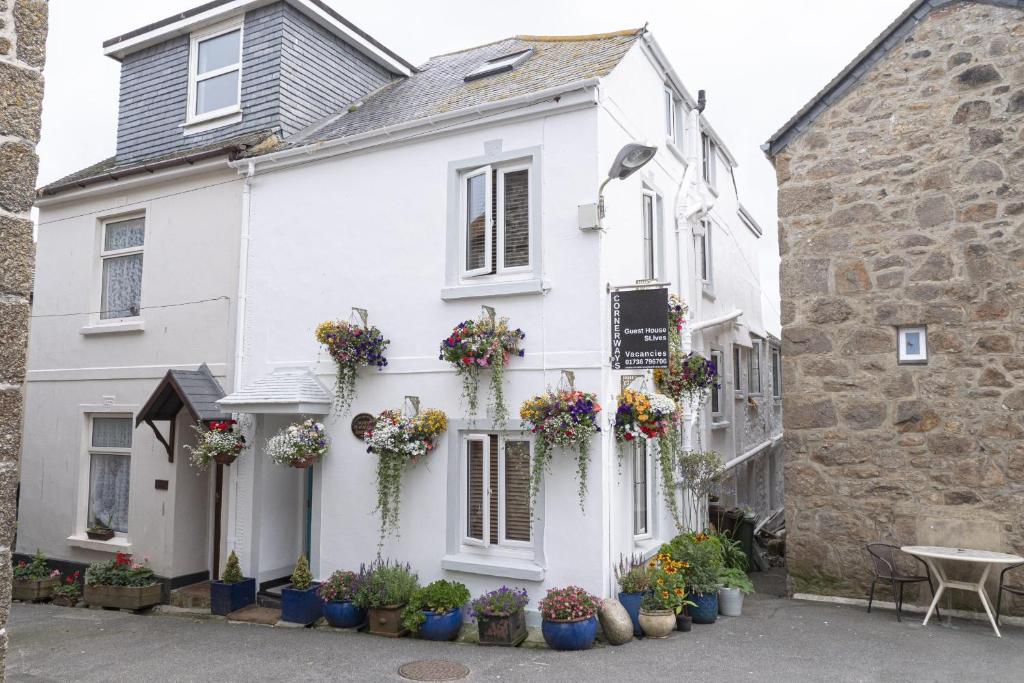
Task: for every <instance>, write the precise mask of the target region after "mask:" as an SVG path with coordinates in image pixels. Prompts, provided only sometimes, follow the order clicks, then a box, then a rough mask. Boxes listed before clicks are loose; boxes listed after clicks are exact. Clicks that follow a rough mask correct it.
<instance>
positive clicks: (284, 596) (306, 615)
mask: <svg viewBox="0 0 1024 683" xmlns="http://www.w3.org/2000/svg"><path fill="white" fill-rule="evenodd" d="M316 589H317V584H316V583H314V581H313V575H312V574H311V573H310V571H309V560H307V559H306V556H305V555H299V559H298V560H297V561H296V562H295V570H294V571H293V572H292V583H291V585H290V586H288V587H287V588H284V589H282V591H281V620H282V621H287V622H291V623H293V624H302V625H303V626H309V625H310V624H312V623H313V622H315V621H316V620H317V619H319V618H320V617H321V616H322V615H323V602H322V601H321V600H320V596H319V595H317V593H316Z"/></svg>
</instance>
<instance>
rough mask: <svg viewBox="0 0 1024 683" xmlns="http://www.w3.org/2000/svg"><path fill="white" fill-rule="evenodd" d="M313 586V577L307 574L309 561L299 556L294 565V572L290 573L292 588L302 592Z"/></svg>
mask: <svg viewBox="0 0 1024 683" xmlns="http://www.w3.org/2000/svg"><path fill="white" fill-rule="evenodd" d="M311 585H313V575H312V574H310V573H309V560H307V559H306V556H305V555H299V559H298V561H297V562H296V563H295V571H293V572H292V588H295V589H296V590H300V591H304V590H306V589H308V588H309V587H310V586H311Z"/></svg>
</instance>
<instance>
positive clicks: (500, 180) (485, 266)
mask: <svg viewBox="0 0 1024 683" xmlns="http://www.w3.org/2000/svg"><path fill="white" fill-rule="evenodd" d="M461 180H462V182H461V188H462V190H461V194H462V199H461V207H462V211H461V214H462V217H461V221H462V228H461V232H462V249H461V251H462V254H463V257H462V276H463V277H467V278H469V277H479V276H481V275H495V274H502V273H515V272H521V271H526V270H529V269H530V169H529V166H525V165H522V164H517V165H510V166H502V167H499V168H495V167H493V166H483V167H481V168H477V169H474V170H472V171H469V172H468V173H465V174H463V175H462V179H461Z"/></svg>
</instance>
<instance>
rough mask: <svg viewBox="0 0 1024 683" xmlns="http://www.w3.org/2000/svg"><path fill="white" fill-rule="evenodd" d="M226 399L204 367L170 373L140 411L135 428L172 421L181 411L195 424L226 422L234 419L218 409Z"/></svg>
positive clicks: (203, 365) (204, 365)
mask: <svg viewBox="0 0 1024 683" xmlns="http://www.w3.org/2000/svg"><path fill="white" fill-rule="evenodd" d="M223 397H224V389H222V388H221V386H220V382H218V381H217V379H216V378H215V377H214V376H213V373H211V372H210V368H208V367H206V364H205V363H203V364H202V365H200V366H199V369H198V370H168V371H167V374H166V375H164V378H163V379H162V380H160V384H158V385H157V387H156V390H154V391H153V394H152V396H150V397H149V400H147V401H146V405H144V406H143V407H142V410H140V411H139V414H138V416H137V417H136V418H135V425H136V426H138V425H140V424H142V423H143V422H145V421H147V420H173V419H174V418H175V417H177V415H178V411H180V410H181V409H182V408H184V409H185V410H186V411H188V413H189V415H191V416H192V419H193V420H195V421H196V422H209V421H210V420H226V419H228V418H230V417H231V416H230V415H228V414H226V413H224V412H222V411H221V409H220V408H219V407H218V406H217V401H218V400H219V399H221V398H223Z"/></svg>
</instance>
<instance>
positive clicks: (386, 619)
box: [368, 605, 409, 638]
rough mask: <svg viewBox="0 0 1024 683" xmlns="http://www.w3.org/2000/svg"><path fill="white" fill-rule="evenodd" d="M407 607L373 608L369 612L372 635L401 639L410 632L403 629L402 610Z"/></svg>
mask: <svg viewBox="0 0 1024 683" xmlns="http://www.w3.org/2000/svg"><path fill="white" fill-rule="evenodd" d="M403 609H405V605H394V606H391V607H371V608H370V610H369V613H370V618H369V622H368V623H369V625H370V633H372V634H374V635H376V636H387V637H388V638H401V637H402V636H404V635H405V634H407V633H408V632H409V630H408V629H406V628H403V627H402V610H403Z"/></svg>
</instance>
